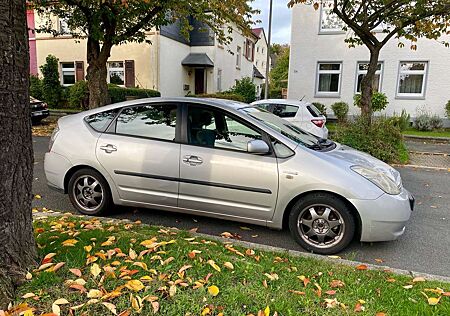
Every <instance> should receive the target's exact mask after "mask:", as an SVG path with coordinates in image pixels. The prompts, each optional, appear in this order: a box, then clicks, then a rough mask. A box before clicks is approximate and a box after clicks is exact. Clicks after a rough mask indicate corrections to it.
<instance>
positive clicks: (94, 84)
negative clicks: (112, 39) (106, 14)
mask: <svg viewBox="0 0 450 316" xmlns="http://www.w3.org/2000/svg"><path fill="white" fill-rule="evenodd" d="M111 46H112V45H107V44H103V47H102V48H101V49H100V43H99V41H97V40H95V39H92V38H88V44H87V62H88V68H87V77H86V79H87V82H88V89H89V108H90V109H95V108H98V107H100V106H104V105H106V104H109V103H111V99H110V97H109V94H108V83H107V75H108V72H107V68H106V63H107V61H108V58H109V56H110V53H111Z"/></svg>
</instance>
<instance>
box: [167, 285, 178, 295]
mask: <svg viewBox="0 0 450 316" xmlns="http://www.w3.org/2000/svg"><path fill="white" fill-rule="evenodd" d="M175 293H177V287H176V286H175V285H171V286H170V287H169V296H170V297H174V296H175Z"/></svg>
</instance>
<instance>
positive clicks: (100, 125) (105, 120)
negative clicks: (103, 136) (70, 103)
mask: <svg viewBox="0 0 450 316" xmlns="http://www.w3.org/2000/svg"><path fill="white" fill-rule="evenodd" d="M118 111H119V109H114V110H110V111H105V112H100V113H96V114H93V115H89V116H87V117H86V118H85V121H86V123H88V124H89V126H90V127H92V128H93V129H95V130H96V131H97V132H101V133H103V132H104V131H106V129H107V128H108V126H109V124H110V123H111V122H112V120H113V119H114V117H116V114H117V112H118Z"/></svg>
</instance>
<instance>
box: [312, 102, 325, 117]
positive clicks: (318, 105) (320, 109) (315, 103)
mask: <svg viewBox="0 0 450 316" xmlns="http://www.w3.org/2000/svg"><path fill="white" fill-rule="evenodd" d="M312 105H314V106H315V107H316V108H317V109H318V110H319V111H320V113H322V114H323V115H325V116H327V107H326V106H325V104H323V103H320V102H313V103H312Z"/></svg>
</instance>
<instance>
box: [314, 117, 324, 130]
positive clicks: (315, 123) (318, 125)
mask: <svg viewBox="0 0 450 316" xmlns="http://www.w3.org/2000/svg"><path fill="white" fill-rule="evenodd" d="M311 122H312V123H314V125H316V126H317V127H320V128H322V127H323V125H324V124H325V120H317V119H314V120H311Z"/></svg>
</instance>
